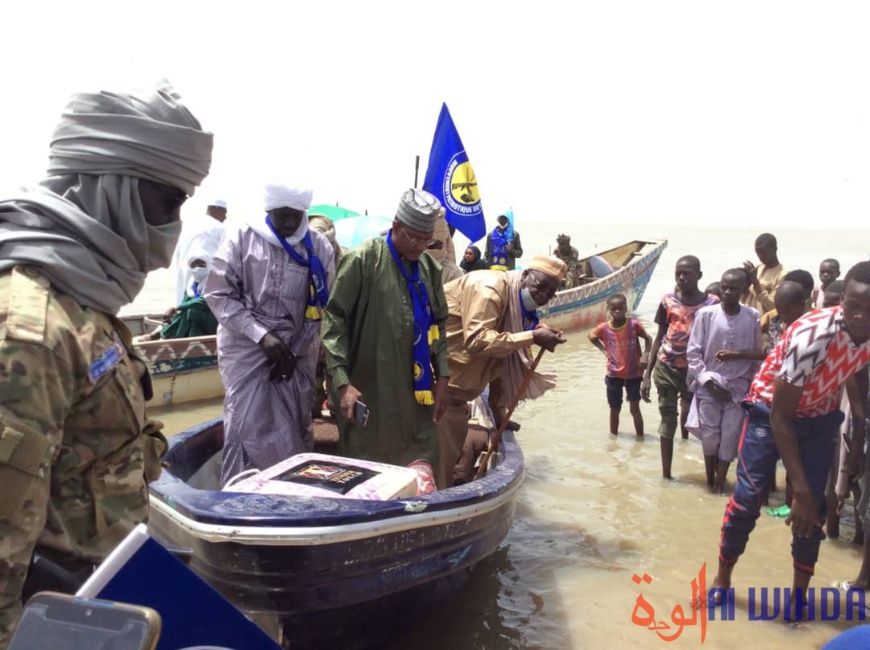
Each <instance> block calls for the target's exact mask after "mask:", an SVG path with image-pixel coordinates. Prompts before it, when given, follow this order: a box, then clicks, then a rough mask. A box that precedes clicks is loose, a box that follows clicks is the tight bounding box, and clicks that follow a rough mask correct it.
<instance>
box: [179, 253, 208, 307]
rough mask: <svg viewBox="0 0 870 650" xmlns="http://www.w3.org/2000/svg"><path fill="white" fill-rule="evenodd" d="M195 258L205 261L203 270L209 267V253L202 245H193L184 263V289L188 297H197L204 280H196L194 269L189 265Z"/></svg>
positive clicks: (200, 293) (199, 295)
mask: <svg viewBox="0 0 870 650" xmlns="http://www.w3.org/2000/svg"><path fill="white" fill-rule="evenodd" d="M196 260H202V261H203V262H205V269H204V270H205V271H206V273H207V272H208V270H209V269H210V268H211V255H209V254H208V252H207V251H206V250H205V248H203V247H202V246H195V247H193V248H192V249H191V251H190V253H189V254H188V255H187V260H186V262H187V263H186V264H185V267H184V269H185V275H186V277H187V280H186V282H185V290H186V292H187V295H188V296H189V297H196V298H199V297H201V295H202V289H203V287H204V286H205V280H204V279H203V280H201V281H199V282H197V279H196V278H195V277H194V270H193V268H192V267H191V266H190V265H191V264H192V263H193V262H195V261H196Z"/></svg>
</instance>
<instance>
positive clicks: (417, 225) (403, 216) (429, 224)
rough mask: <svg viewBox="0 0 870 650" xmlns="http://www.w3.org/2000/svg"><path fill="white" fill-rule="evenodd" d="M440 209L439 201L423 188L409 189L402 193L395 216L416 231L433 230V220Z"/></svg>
mask: <svg viewBox="0 0 870 650" xmlns="http://www.w3.org/2000/svg"><path fill="white" fill-rule="evenodd" d="M440 210H441V202H440V201H438V199H436V198H435V197H434V196H432V195H431V194H429V192H426V191H425V190H418V189H414V188H412V189H409V190H405V191H404V192H403V193H402V199H401V200H400V201H399V207H398V208H396V218H397V219H398V220H399V221H401V222H402V223H403V224H405V225H406V226H408V228H411V229H412V230H416V231H417V232H432V231H433V230H435V220H436V219H437V218H438V212H439V211H440Z"/></svg>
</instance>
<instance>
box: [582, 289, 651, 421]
mask: <svg viewBox="0 0 870 650" xmlns="http://www.w3.org/2000/svg"><path fill="white" fill-rule="evenodd" d="M607 310H608V311H609V312H610V321H609V322H607V323H601V324H600V325H599V326H598V327H596V328H595V329H594V330H592V331H591V332H590V333H589V340H590V341H591V342H592V345H594V346H595V347H596V348H598V349H599V350H601V351H602V352H603V353H604V356H606V357H607V376H606V377H605V378H604V383H605V384H606V385H607V403H608V404H609V405H610V433H611V434H612V435H614V436H615V435H616V434H617V432H618V430H619V413H620V411H621V410H622V389H623V388H625V393H626V398H627V400H628V408H629V411H630V412H631V417H632V418H633V419H634V432H635V435H637V437H638V438H643V416H642V415H641V413H640V383H641V381H642V377H643V369H644V367H645V366H646V365H647V363H648V362H649V349H650V344H651V342H652V337H650V335H649V334H647V333H646V330H645V329H644V328H643V324H641V322H640V321H638V320H635V319H634V318H626V312H627V311H628V305H627V303H626V299H625V296H624V295H622V294H621V293H616V294H613V295H612V296H610V298H608V299H607ZM641 340H643V341H644V349H643V354H641V351H640V342H641Z"/></svg>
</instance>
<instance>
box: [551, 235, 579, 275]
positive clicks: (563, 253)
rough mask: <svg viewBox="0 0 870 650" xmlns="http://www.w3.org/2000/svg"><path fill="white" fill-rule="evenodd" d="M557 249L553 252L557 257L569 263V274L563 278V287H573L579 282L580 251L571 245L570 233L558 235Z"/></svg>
mask: <svg viewBox="0 0 870 650" xmlns="http://www.w3.org/2000/svg"><path fill="white" fill-rule="evenodd" d="M556 244H558V245H557V246H556V250H555V251H554V252H553V255H554V256H555V257H558V258H559V259H560V260H562V261H563V262H565V264H567V265H568V274H567V275H566V276H565V279H564V280H562V288H563V289H572V288H573V287H575V286H576V285H577V284H578V283H579V278H578V275H579V265H578V261H579V259H580V253H579V252H578V251H577V249H576V248H574V247H573V246H572V245H571V236H570V235H564V234H562V235H559V236H558V237H556Z"/></svg>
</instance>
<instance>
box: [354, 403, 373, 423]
mask: <svg viewBox="0 0 870 650" xmlns="http://www.w3.org/2000/svg"><path fill="white" fill-rule="evenodd" d="M369 415H371V411H369V407H368V406H366V405H365V402H363V401H362V400H357V401H356V404H354V405H353V421H354V422H356V423H357V424H358V425H360V426H361V427H364V426H365V425H367V424H368V423H369Z"/></svg>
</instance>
